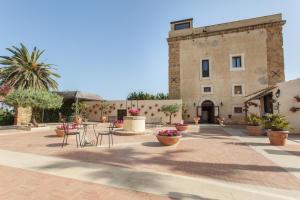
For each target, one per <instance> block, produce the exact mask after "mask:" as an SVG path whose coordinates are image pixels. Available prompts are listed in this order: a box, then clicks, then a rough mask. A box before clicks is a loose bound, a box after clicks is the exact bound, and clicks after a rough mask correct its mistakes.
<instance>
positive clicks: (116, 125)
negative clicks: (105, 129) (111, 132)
mask: <svg viewBox="0 0 300 200" xmlns="http://www.w3.org/2000/svg"><path fill="white" fill-rule="evenodd" d="M115 127H116V128H123V124H122V123H115Z"/></svg>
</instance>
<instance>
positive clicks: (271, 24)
mask: <svg viewBox="0 0 300 200" xmlns="http://www.w3.org/2000/svg"><path fill="white" fill-rule="evenodd" d="M284 24H285V21H284V20H282V16H281V14H276V15H270V16H264V17H257V18H253V19H246V20H240V21H234V22H229V23H223V24H217V25H211V26H205V27H199V28H194V27H193V19H185V20H180V21H174V22H171V30H170V32H169V37H168V44H169V95H170V98H172V99H182V101H183V104H184V106H185V110H184V118H185V120H186V121H192V120H193V118H194V117H196V116H199V117H201V121H202V122H210V123H213V122H215V121H216V119H217V118H219V117H222V118H225V119H226V121H228V122H232V123H238V122H242V120H243V118H244V101H245V96H247V95H248V94H251V93H253V92H255V91H258V90H260V89H264V88H267V87H269V86H272V85H274V84H276V83H278V82H281V81H284V79H285V78H284V59H283V47H282V46H283V39H282V26H283V25H284Z"/></svg>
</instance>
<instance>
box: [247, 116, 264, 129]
mask: <svg viewBox="0 0 300 200" xmlns="http://www.w3.org/2000/svg"><path fill="white" fill-rule="evenodd" d="M246 121H247V123H248V125H250V126H259V125H260V124H261V122H262V119H261V118H260V117H259V116H257V115H256V114H253V113H251V114H250V115H249V116H247V117H246Z"/></svg>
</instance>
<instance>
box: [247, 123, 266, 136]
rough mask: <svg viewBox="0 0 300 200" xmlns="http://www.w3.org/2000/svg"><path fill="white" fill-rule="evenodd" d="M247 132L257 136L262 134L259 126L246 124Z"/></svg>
mask: <svg viewBox="0 0 300 200" xmlns="http://www.w3.org/2000/svg"><path fill="white" fill-rule="evenodd" d="M247 131H248V134H249V135H251V136H259V135H261V134H262V130H261V126H251V125H248V126H247Z"/></svg>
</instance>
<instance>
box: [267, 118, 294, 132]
mask: <svg viewBox="0 0 300 200" xmlns="http://www.w3.org/2000/svg"><path fill="white" fill-rule="evenodd" d="M263 124H264V127H265V129H272V130H273V131H283V130H291V129H292V127H291V126H290V123H289V122H288V121H287V120H286V118H285V117H284V116H282V115H278V114H266V115H265V116H264V117H263Z"/></svg>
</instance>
